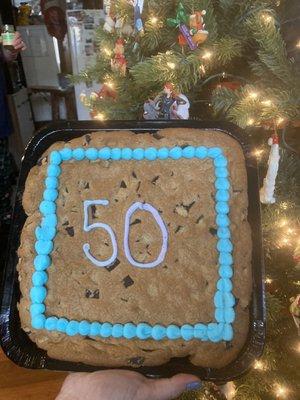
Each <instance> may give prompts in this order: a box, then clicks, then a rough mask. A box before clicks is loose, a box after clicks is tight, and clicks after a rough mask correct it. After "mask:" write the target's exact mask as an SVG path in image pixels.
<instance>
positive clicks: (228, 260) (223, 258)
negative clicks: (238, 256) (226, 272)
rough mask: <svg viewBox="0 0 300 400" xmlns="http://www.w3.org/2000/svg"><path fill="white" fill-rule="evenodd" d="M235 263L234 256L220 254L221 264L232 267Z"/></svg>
mask: <svg viewBox="0 0 300 400" xmlns="http://www.w3.org/2000/svg"><path fill="white" fill-rule="evenodd" d="M232 263H233V259H232V255H231V254H230V253H220V254H219V264H225V265H231V264H232Z"/></svg>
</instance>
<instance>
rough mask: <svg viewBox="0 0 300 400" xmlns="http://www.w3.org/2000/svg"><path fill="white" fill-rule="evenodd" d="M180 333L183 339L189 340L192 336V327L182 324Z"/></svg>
mask: <svg viewBox="0 0 300 400" xmlns="http://www.w3.org/2000/svg"><path fill="white" fill-rule="evenodd" d="M180 333H181V336H182V338H183V339H184V340H191V339H193V338H194V327H193V326H192V325H188V324H185V325H182V327H181V329H180Z"/></svg>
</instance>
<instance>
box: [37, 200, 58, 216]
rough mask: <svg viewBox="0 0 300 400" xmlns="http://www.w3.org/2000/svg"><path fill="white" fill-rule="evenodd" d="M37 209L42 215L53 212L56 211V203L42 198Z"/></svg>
mask: <svg viewBox="0 0 300 400" xmlns="http://www.w3.org/2000/svg"><path fill="white" fill-rule="evenodd" d="M39 209H40V212H41V213H42V214H44V215H48V214H54V213H55V211H56V204H55V203H54V202H53V201H48V200H43V201H42V202H41V204H40V207H39Z"/></svg>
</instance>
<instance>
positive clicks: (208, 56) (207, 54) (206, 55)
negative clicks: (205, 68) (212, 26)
mask: <svg viewBox="0 0 300 400" xmlns="http://www.w3.org/2000/svg"><path fill="white" fill-rule="evenodd" d="M211 56H212V52H211V51H208V50H207V51H205V52H204V54H203V56H202V58H203V59H204V60H209V59H210V58H211Z"/></svg>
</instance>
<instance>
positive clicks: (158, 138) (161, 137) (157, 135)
mask: <svg viewBox="0 0 300 400" xmlns="http://www.w3.org/2000/svg"><path fill="white" fill-rule="evenodd" d="M153 137H154V139H156V140H161V139H163V138H164V136H161V135H159V134H158V133H153Z"/></svg>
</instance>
